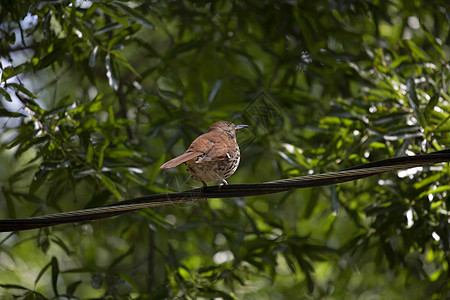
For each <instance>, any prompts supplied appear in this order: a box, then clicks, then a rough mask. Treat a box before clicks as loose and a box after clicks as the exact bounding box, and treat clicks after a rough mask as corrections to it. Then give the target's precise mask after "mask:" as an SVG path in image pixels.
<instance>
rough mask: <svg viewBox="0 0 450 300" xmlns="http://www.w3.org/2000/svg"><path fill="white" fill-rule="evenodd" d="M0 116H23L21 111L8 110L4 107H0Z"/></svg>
mask: <svg viewBox="0 0 450 300" xmlns="http://www.w3.org/2000/svg"><path fill="white" fill-rule="evenodd" d="M0 91H1V89H0ZM0 117H6V118H19V117H24V115H22V114H21V113H18V112H14V111H9V110H6V109H4V108H0Z"/></svg>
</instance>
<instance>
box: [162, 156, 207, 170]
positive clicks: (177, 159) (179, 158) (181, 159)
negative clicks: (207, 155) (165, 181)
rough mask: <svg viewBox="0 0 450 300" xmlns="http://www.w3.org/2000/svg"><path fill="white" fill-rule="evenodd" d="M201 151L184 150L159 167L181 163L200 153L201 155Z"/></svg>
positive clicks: (167, 167)
mask: <svg viewBox="0 0 450 300" xmlns="http://www.w3.org/2000/svg"><path fill="white" fill-rule="evenodd" d="M202 154H203V152H185V153H184V154H181V155H180V156H177V157H175V158H173V159H171V160H169V161H168V162H166V163H164V164H163V165H162V166H161V167H159V168H160V169H170V168H174V167H176V166H178V165H179V164H182V163H184V162H187V161H188V160H191V159H194V158H196V157H198V156H200V155H202Z"/></svg>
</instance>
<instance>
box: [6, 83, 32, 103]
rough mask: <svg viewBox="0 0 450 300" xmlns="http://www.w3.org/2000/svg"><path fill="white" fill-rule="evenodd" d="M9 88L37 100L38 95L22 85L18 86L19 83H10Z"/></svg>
mask: <svg viewBox="0 0 450 300" xmlns="http://www.w3.org/2000/svg"><path fill="white" fill-rule="evenodd" d="M8 86H11V87H13V88H15V89H16V90H17V91H19V92H22V93H24V94H25V95H27V96H28V97H30V98H33V99H35V98H36V95H35V94H33V93H32V92H30V91H29V90H28V89H27V88H25V87H24V86H23V85H21V84H17V83H8Z"/></svg>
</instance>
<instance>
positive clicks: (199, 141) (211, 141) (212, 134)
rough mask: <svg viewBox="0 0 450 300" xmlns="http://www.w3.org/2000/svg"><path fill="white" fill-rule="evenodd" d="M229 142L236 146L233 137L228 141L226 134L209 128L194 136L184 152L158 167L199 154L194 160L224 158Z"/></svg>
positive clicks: (174, 163)
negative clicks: (205, 131)
mask: <svg viewBox="0 0 450 300" xmlns="http://www.w3.org/2000/svg"><path fill="white" fill-rule="evenodd" d="M219 123H220V122H219ZM230 143H235V146H236V147H237V143H236V140H235V139H231V141H230V137H229V136H228V135H227V134H224V133H222V132H218V131H217V129H216V128H210V131H209V132H207V133H204V134H202V135H201V136H199V137H198V138H196V139H195V140H194V141H193V142H192V144H191V145H190V146H189V148H188V149H187V150H186V152H185V153H184V154H182V155H180V156H177V157H175V158H173V159H171V160H169V161H168V162H166V163H164V164H163V165H162V166H161V167H159V168H160V169H170V168H174V167H176V166H178V165H180V164H182V163H184V162H187V161H188V160H191V159H194V158H197V157H199V156H202V157H201V158H199V159H198V161H196V162H199V163H200V162H202V161H216V160H225V159H227V158H228V155H229V154H228V151H229V150H230V146H231V145H229V144H230ZM233 146H234V145H233ZM227 154H228V155H227Z"/></svg>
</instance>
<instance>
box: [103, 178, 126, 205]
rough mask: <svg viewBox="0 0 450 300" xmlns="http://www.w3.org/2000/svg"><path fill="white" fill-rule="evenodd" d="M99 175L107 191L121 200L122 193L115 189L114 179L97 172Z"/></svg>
mask: <svg viewBox="0 0 450 300" xmlns="http://www.w3.org/2000/svg"><path fill="white" fill-rule="evenodd" d="M99 176H100V179H101V181H102V183H103V184H104V186H105V187H106V189H108V191H110V192H111V193H112V194H113V195H114V196H115V197H116V198H117V200H122V195H121V194H120V193H119V191H118V190H117V189H116V184H115V183H114V181H112V180H111V179H110V178H109V177H108V176H106V175H104V174H99Z"/></svg>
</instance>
